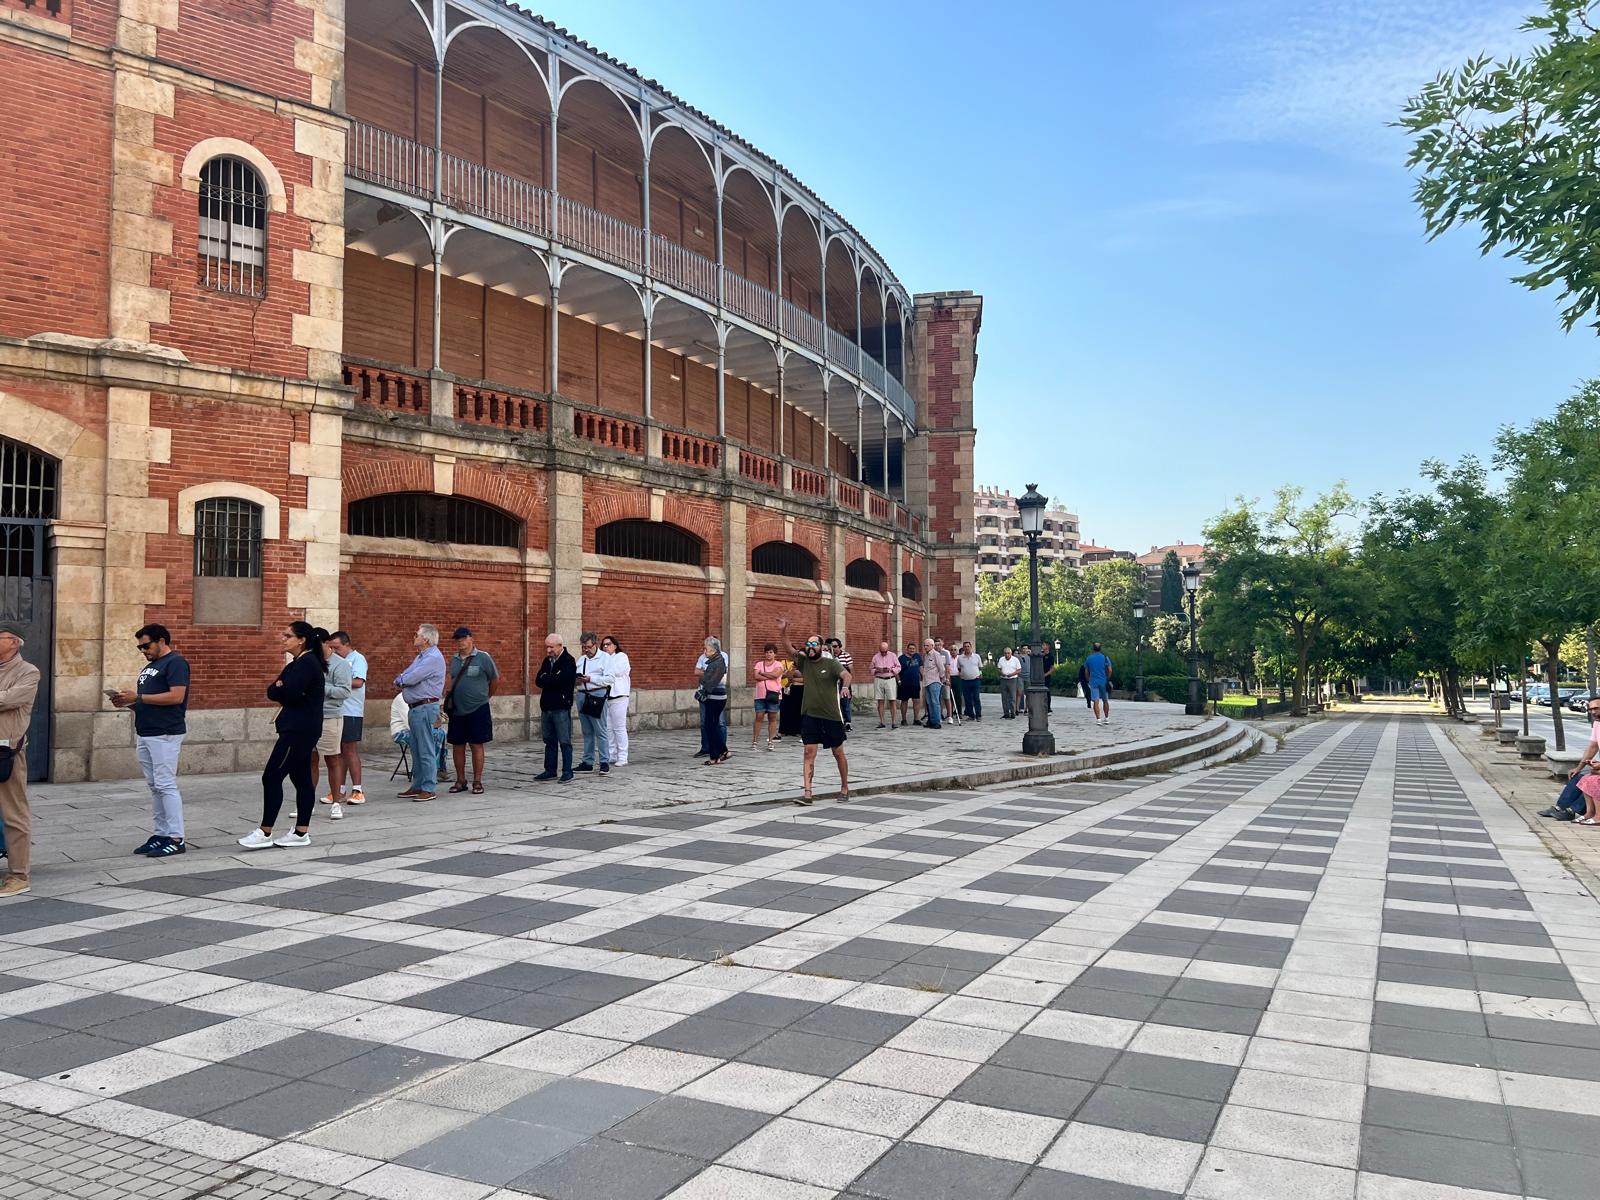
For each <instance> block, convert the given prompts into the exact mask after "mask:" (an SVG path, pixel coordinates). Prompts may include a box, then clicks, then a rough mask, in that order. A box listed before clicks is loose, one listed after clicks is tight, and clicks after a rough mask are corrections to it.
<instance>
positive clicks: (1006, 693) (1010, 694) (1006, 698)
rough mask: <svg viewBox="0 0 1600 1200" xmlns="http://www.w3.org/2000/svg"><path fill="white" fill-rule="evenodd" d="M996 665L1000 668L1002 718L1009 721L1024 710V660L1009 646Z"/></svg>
mask: <svg viewBox="0 0 1600 1200" xmlns="http://www.w3.org/2000/svg"><path fill="white" fill-rule="evenodd" d="M995 666H997V667H998V668H999V670H1000V707H1001V709H1002V716H1001V718H1000V719H1001V720H1002V721H1009V720H1011V719H1012V718H1013V717H1015V716H1016V715H1017V714H1018V713H1019V712H1021V711H1022V660H1021V659H1020V658H1018V657H1017V656H1016V655H1015V654H1013V653H1011V647H1010V646H1007V647H1006V649H1005V653H1004V654H1002V655H1001V656H1000V661H999V662H998V663H996V664H995Z"/></svg>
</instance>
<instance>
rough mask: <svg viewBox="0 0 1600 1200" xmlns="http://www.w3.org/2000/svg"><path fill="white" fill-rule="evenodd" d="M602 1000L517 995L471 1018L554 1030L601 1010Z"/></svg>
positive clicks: (482, 1010) (476, 1010)
mask: <svg viewBox="0 0 1600 1200" xmlns="http://www.w3.org/2000/svg"><path fill="white" fill-rule="evenodd" d="M602 1005H603V1002H602V1001H600V1000H577V999H574V998H573V997H571V996H555V995H551V994H550V993H549V992H517V993H514V994H513V995H512V996H511V997H510V999H507V1000H502V1001H500V1003H498V1004H491V1005H489V1006H488V1007H487V1008H478V1009H474V1010H473V1011H472V1013H471V1015H472V1016H474V1017H476V1018H478V1019H479V1020H483V1021H504V1022H505V1023H507V1024H510V1025H525V1026H526V1027H527V1028H529V1029H553V1028H555V1026H557V1025H565V1024H566V1023H567V1022H568V1021H572V1020H576V1019H577V1018H578V1017H581V1016H583V1015H584V1014H585V1013H590V1012H593V1011H594V1010H595V1009H597V1008H600V1007H602Z"/></svg>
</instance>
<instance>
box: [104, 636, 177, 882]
mask: <svg viewBox="0 0 1600 1200" xmlns="http://www.w3.org/2000/svg"><path fill="white" fill-rule="evenodd" d="M133 640H134V644H135V645H136V646H137V647H138V649H139V653H140V654H142V655H144V662H145V665H144V670H142V671H140V672H139V678H138V680H137V681H136V682H135V683H134V685H133V690H132V691H127V692H118V691H114V690H108V691H107V692H106V695H107V696H108V697H109V698H110V700H111V703H112V704H114V705H115V706H116V707H118V708H131V709H132V710H133V733H134V741H135V742H136V744H137V745H138V749H139V769H140V770H141V771H143V772H144V782H145V785H146V786H147V787H148V788H149V789H150V809H151V812H152V814H153V825H154V830H153V832H152V833H151V834H150V837H149V839H148V840H147V841H146V842H145V843H144V845H142V846H138V847H135V849H134V851H133V852H134V853H135V854H143V855H145V856H146V857H147V858H170V857H171V856H172V855H174V854H182V853H183V852H184V851H185V850H186V849H187V847H186V846H185V845H184V841H183V796H182V795H180V794H179V792H178V753H179V751H181V750H182V749H183V735H184V734H185V733H186V732H187V729H188V727H187V725H186V724H185V718H186V717H187V715H188V712H189V663H188V660H187V659H185V658H184V657H183V655H181V654H179V653H178V652H177V651H175V650H174V649H173V648H172V635H171V634H170V633H168V632H167V627H166V626H165V625H146V626H145V627H144V628H143V629H141V630H139V632H138V633H136V634H134V635H133Z"/></svg>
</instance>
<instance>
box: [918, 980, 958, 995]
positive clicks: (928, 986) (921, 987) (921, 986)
mask: <svg viewBox="0 0 1600 1200" xmlns="http://www.w3.org/2000/svg"><path fill="white" fill-rule="evenodd" d="M911 990H912V991H913V992H938V993H939V994H940V995H944V994H946V993H947V992H949V990H950V989H949V988H947V987H945V986H944V984H942V983H934V982H933V981H932V980H930V979H919V980H917V981H916V982H915V983H913V984H912V985H911Z"/></svg>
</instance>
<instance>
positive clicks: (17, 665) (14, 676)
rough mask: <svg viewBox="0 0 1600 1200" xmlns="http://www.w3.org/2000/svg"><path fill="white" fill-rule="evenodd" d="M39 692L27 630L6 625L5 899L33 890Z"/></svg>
mask: <svg viewBox="0 0 1600 1200" xmlns="http://www.w3.org/2000/svg"><path fill="white" fill-rule="evenodd" d="M38 694H39V668H38V667H36V666H34V665H33V664H32V663H30V662H28V661H26V660H25V659H24V658H23V657H22V626H21V625H20V624H18V623H17V622H16V621H0V760H3V761H0V772H4V773H5V775H6V778H5V780H4V782H0V822H3V823H4V824H5V830H6V853H7V854H8V855H9V858H10V864H11V870H10V874H8V875H7V876H6V877H5V879H3V880H0V900H6V899H10V898H11V897H12V896H21V895H24V894H25V893H26V892H27V890H28V859H29V855H30V852H31V850H32V849H33V820H32V817H31V814H30V813H29V811H28V756H27V752H26V743H27V739H28V722H29V721H30V720H32V719H33V699H34V697H35V696H37V695H38Z"/></svg>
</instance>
